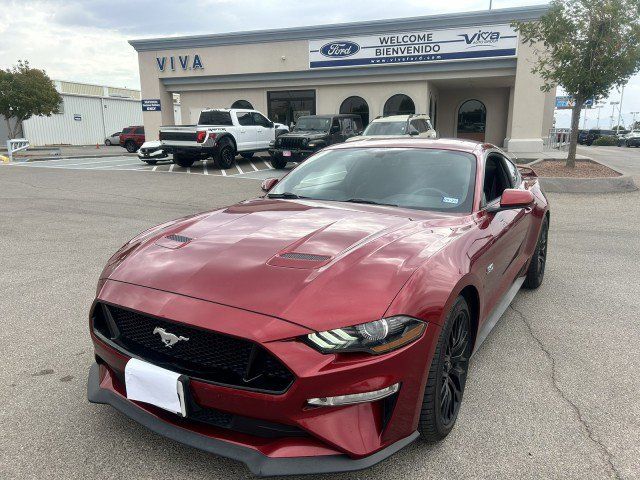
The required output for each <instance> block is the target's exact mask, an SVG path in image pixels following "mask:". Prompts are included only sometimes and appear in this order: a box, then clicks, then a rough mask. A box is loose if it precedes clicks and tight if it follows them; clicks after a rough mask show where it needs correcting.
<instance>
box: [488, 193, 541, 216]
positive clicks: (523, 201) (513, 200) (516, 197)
mask: <svg viewBox="0 0 640 480" xmlns="http://www.w3.org/2000/svg"><path fill="white" fill-rule="evenodd" d="M533 200H534V198H533V193H531V192H530V191H529V190H519V189H517V188H507V189H505V190H504V192H502V197H501V198H500V206H499V207H497V206H496V207H494V208H492V209H490V211H494V212H497V211H498V210H511V209H515V208H525V207H528V206H530V205H531V204H532V203H533Z"/></svg>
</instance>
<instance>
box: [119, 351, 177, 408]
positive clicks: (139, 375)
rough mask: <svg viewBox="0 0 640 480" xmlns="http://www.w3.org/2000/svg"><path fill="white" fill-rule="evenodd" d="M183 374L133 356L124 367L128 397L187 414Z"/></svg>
mask: <svg viewBox="0 0 640 480" xmlns="http://www.w3.org/2000/svg"><path fill="white" fill-rule="evenodd" d="M180 377H181V374H179V373H176V372H172V371H171V370H167V369H165V368H161V367H157V366H156V365H152V364H151V363H147V362H145V361H143V360H138V359H137V358H132V359H131V360H129V361H128V362H127V365H126V366H125V368H124V380H125V386H126V387H127V398H128V399H129V400H136V401H138V402H144V403H149V404H151V405H155V406H156V407H160V408H162V409H164V410H168V411H170V412H173V413H177V414H178V415H181V416H183V417H186V416H187V410H186V406H185V401H184V385H183V384H182V382H181V381H180Z"/></svg>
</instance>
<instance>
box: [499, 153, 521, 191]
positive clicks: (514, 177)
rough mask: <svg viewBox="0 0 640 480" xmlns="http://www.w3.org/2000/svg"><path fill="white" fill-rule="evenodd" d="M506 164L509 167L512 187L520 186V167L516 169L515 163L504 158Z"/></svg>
mask: <svg viewBox="0 0 640 480" xmlns="http://www.w3.org/2000/svg"><path fill="white" fill-rule="evenodd" d="M503 160H504V164H505V165H506V166H507V171H508V172H509V176H510V177H511V185H513V186H514V187H515V186H517V185H519V184H520V172H518V167H516V166H515V165H514V164H513V162H512V161H511V160H509V159H507V158H503Z"/></svg>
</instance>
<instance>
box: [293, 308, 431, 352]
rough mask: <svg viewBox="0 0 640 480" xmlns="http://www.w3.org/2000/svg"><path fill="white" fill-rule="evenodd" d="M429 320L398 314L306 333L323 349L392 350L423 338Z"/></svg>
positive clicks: (316, 345)
mask: <svg viewBox="0 0 640 480" xmlns="http://www.w3.org/2000/svg"><path fill="white" fill-rule="evenodd" d="M426 327H427V324H426V323H425V322H423V321H421V320H418V319H417V318H413V317H407V316H404V315H398V316H396V317H389V318H383V319H381V320H375V321H373V322H368V323H362V324H360V325H355V326H353V327H346V328H336V329H335V330H326V331H324V332H318V333H311V334H309V335H307V336H306V339H307V343H309V345H311V346H312V347H314V348H315V349H317V350H320V351H321V352H322V353H342V352H368V353H371V354H374V355H377V354H380V353H386V352H390V351H392V350H395V349H397V348H400V347H403V346H404V345H407V344H408V343H411V342H413V341H414V340H417V339H418V338H420V335H422V332H424V330H425V328H426Z"/></svg>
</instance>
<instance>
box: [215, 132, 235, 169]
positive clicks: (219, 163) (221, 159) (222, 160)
mask: <svg viewBox="0 0 640 480" xmlns="http://www.w3.org/2000/svg"><path fill="white" fill-rule="evenodd" d="M235 161H236V149H235V147H234V146H233V143H231V140H229V139H228V138H224V139H222V140H221V141H220V146H219V148H218V154H217V155H216V156H215V158H214V163H215V164H216V167H217V168H219V169H220V170H226V169H227V168H231V167H232V166H233V164H234V162H235Z"/></svg>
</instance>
